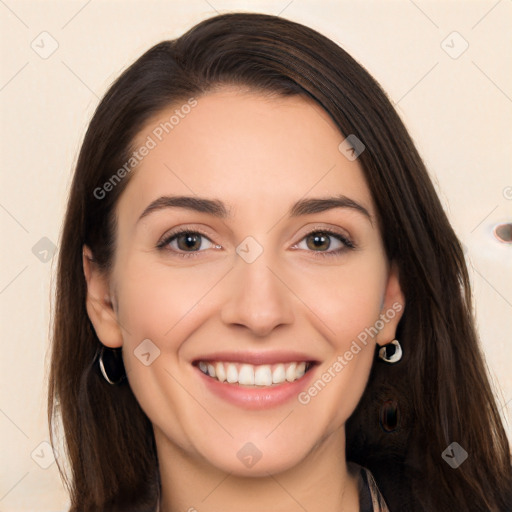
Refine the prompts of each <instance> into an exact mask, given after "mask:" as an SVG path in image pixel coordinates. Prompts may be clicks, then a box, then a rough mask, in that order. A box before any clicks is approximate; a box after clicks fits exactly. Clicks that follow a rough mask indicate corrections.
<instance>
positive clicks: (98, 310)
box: [82, 245, 123, 348]
mask: <svg viewBox="0 0 512 512" xmlns="http://www.w3.org/2000/svg"><path fill="white" fill-rule="evenodd" d="M82 262H83V267H84V275H85V281H86V283H87V298H86V307H87V314H88V315H89V319H90V320H91V322H92V325H93V326H94V330H95V331H96V336H98V339H99V340H100V341H101V343H103V345H105V346H107V347H110V348H117V347H121V346H122V344H123V336H122V332H121V329H120V327H119V323H118V322H117V316H116V312H115V311H114V306H113V303H112V299H111V296H110V287H109V282H108V278H107V276H106V275H105V274H104V272H101V271H100V269H99V268H98V265H97V264H96V262H95V261H94V258H93V254H92V251H91V250H90V249H89V247H87V246H86V245H84V246H83V251H82Z"/></svg>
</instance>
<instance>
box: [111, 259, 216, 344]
mask: <svg viewBox="0 0 512 512" xmlns="http://www.w3.org/2000/svg"><path fill="white" fill-rule="evenodd" d="M123 276H125V277H123ZM126 276H129V277H126ZM217 281H218V276H217V275H213V273H212V272H211V271H209V270H208V269H207V268H204V267H201V266H197V267H189V268H188V269H181V270H179V269H177V268H171V267H167V266H165V265H162V264H158V265H156V264H153V265H147V264H146V265H143V261H141V260H137V259H135V258H134V259H133V261H131V262H130V263H129V264H128V265H126V266H125V267H124V268H123V271H122V275H121V273H120V274H119V279H118V282H119V283H120V284H119V286H118V287H117V295H118V300H119V310H118V316H119V320H120V322H121V324H122V327H123V328H124V330H125V331H126V332H125V333H124V334H125V336H124V337H125V342H129V343H134V342H136V341H137V339H138V338H140V337H141V336H142V337H143V338H142V339H144V338H149V339H155V340H160V341H161V342H165V345H166V346H167V345H168V344H169V343H170V342H172V340H173V339H176V338H177V336H176V335H175V334H172V333H173V331H175V330H180V331H181V330H182V328H183V325H186V324H187V323H189V322H190V318H193V317H195V316H196V314H197V312H198V311H199V310H201V305H200V303H201V302H202V301H203V300H204V297H205V296H206V295H207V294H208V293H209V292H210V291H211V290H212V289H213V287H214V286H215V284H216V282H217Z"/></svg>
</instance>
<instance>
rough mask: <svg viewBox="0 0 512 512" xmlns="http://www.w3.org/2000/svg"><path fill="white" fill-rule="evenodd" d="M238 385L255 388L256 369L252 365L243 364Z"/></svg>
mask: <svg viewBox="0 0 512 512" xmlns="http://www.w3.org/2000/svg"><path fill="white" fill-rule="evenodd" d="M238 384H242V386H254V368H253V367H252V366H251V365H250V364H243V365H242V367H241V368H240V371H239V372H238Z"/></svg>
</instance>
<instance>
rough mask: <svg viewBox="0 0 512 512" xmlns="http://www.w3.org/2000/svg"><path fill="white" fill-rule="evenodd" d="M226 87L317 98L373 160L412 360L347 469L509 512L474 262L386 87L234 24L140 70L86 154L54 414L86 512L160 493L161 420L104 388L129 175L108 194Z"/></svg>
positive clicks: (379, 397) (286, 27) (110, 100)
mask: <svg viewBox="0 0 512 512" xmlns="http://www.w3.org/2000/svg"><path fill="white" fill-rule="evenodd" d="M224 84H230V85H233V84H235V85H242V86H249V87H251V88H253V89H255V90H258V91H266V92H268V93H272V94H277V95H297V94H301V95H305V96H307V97H309V98H312V99H314V100H315V101H316V102H318V104H320V105H321V106H322V107H323V108H324V109H325V111H326V112H328V113H329V115H330V116H331V117H332V119H333V120H334V122H335V123H336V125H337V126H338V127H339V129H340V132H341V133H342V134H344V136H348V135H349V134H355V135H356V136H357V137H358V138H359V139H360V140H361V141H362V142H363V144H364V145H365V147H366V150H365V151H364V152H363V153H361V155H360V156H359V161H360V163H361V165H362V167H363V170H364V173H365V177H366V180H367V183H368V186H369V188H370V190H371V193H372V196H373V199H374V201H375V205H376V209H377V213H378V218H379V225H380V228H381V231H382V237H383V240H384V244H385V249H386V252H387V257H388V258H389V260H390V261H394V262H396V263H397V265H398V268H399V273H400V283H401V286H402V290H403V293H404V295H405V300H406V308H405V311H404V314H403V317H402V319H401V321H400V323H399V326H398V330H397V338H398V339H399V340H400V342H401V344H402V347H403V351H404V357H403V360H402V361H401V362H400V363H399V364H397V365H394V366H387V365H384V364H378V363H377V362H376V363H375V364H374V365H373V367H372V371H371V374H370V379H369V382H368V385H367V388H366V390H365V392H364V395H363V397H362V399H361V401H360V403H359V405H358V407H357V409H356V411H355V412H354V414H353V415H352V416H351V418H350V419H349V421H348V424H347V458H348V459H350V460H353V461H355V462H358V463H360V464H362V465H364V466H365V467H367V468H368V469H370V471H372V473H373V474H374V476H375V478H376V480H377V482H378V484H379V487H380V489H381V491H382V493H383V495H384V497H385V499H386V501H387V502H388V504H389V506H390V509H391V510H392V511H394V510H396V511H405V510H407V511H416V510H418V511H432V512H433V511H435V512H439V511H447V510H471V511H490V510H492V511H505V510H508V509H507V506H508V505H509V502H508V500H510V494H509V492H510V489H511V487H512V484H511V482H512V477H511V458H510V449H509V443H508V439H507V436H506V433H505V430H504V428H503V425H502V422H501V419H500V415H499V410H498V408H497V405H496V401H495V398H494V396H493V391H492V388H491V386H490V383H489V378H488V375H487V369H486V366H485V363H484V360H483V356H482V353H481V349H480V346H479V342H478V338H477V334H476V331H475V327H474V320H473V317H472V304H471V293H470V283H469V279H468V273H467V269H466V265H465V259H464V255H463V251H462V249H461V245H460V243H459V241H458V239H457V237H456V235H455V234H454V231H453V229H452V228H451V226H450V224H449V222H448V220H447V217H446V215H445V213H444V211H443V209H442V206H441V204H440V201H439V199H438V197H437V195H436V193H435V190H434V188H433V186H432V183H431V180H430V178H429V176H428V173H427V170H426V168H425V165H424V163H423V162H422V159H421V157H420V156H419V154H418V152H417V150H416V148H415V146H414V144H413V142H412V140H411V138H410V136H409V135H408V133H407V131H406V129H405V127H404V125H403V124H402V122H401V120H400V118H399V117H398V115H397V113H396V112H395V110H394V108H393V107H392V105H391V103H390V101H389V100H388V98H387V97H386V95H385V93H384V92H383V91H382V89H381V87H380V86H379V84H378V83H377V82H376V81H375V80H374V79H373V78H372V77H371V76H370V74H369V73H368V72H367V71H366V70H365V69H364V68H363V67H362V66H361V65H360V64H358V63H357V62H356V61H355V60H354V59H353V58H352V57H350V55H348V54H347V53H346V52H345V51H344V50H343V49H342V48H340V47H339V46H337V45H336V44H335V43H334V42H332V41H331V40H329V39H327V38H326V37H324V36H322V35H321V34H319V33H318V32H316V31H314V30H312V29H310V28H308V27H305V26H303V25H300V24H297V23H294V22H291V21H288V20H285V19H282V18H279V17H275V16H269V15H263V14H245V13H232V14H224V15H220V16H215V17H213V18H210V19H208V20H205V21H203V22H201V23H199V24H198V25H196V26H195V27H193V28H192V29H191V30H189V31H188V32H187V33H185V34H184V35H183V36H181V37H180V38H178V39H176V40H172V41H164V42H162V43H160V44H157V45H156V46H154V47H153V48H151V49H150V50H148V51H147V52H146V53H145V54H144V55H142V56H141V57H140V58H139V59H138V60H137V61H136V62H135V63H134V64H132V65H131V66H130V67H129V68H128V69H126V70H125V71H124V72H123V73H122V74H121V76H120V77H119V78H118V79H117V80H116V81H115V83H114V84H113V85H112V86H111V87H110V89H109V90H108V92H107V93H106V95H105V97H104V98H103V99H102V101H101V102H100V104H99V106H98V107H97V109H96V112H95V114H94V116H93V118H92V120H91V122H90V125H89V128H88V130H87V133H86V135H85V138H84V141H83V144H82V147H81V151H80V154H79V158H78V162H77V166H76V169H75V173H74V178H73V182H72V186H71V191H70V196H69V201H68V207H67V213H66V217H65V222H64V227H63V232H62V239H61V244H60V256H59V266H58V276H57V289H56V297H55V314H54V330H53V346H52V360H51V374H50V382H49V407H48V414H49V420H50V425H51V426H52V427H55V425H56V419H57V418H60V419H61V420H62V427H63V431H64V440H65V443H64V445H65V449H66V452H67V457H68V460H69V466H70V468H69V469H70V471H69V474H67V473H66V472H65V471H64V470H63V469H61V471H62V474H63V477H64V478H65V479H66V483H67V485H68V489H69V493H70V497H71V511H73V512H74V511H80V512H85V511H87V512H88V511H106V510H108V511H123V512H127V511H137V512H141V511H153V510H154V508H155V506H156V502H157V498H158V493H159V472H158V460H157V454H156V449H155V443H154V437H153V433H152V428H151V423H150V421H149V419H148V418H147V417H146V415H145V414H144V413H143V411H142V410H141V408H140V407H139V405H138V403H137V401H136V399H135V397H134V395H133V394H132V392H131V389H130V386H129V384H128V383H126V382H125V383H124V384H123V385H120V386H116V387H112V386H110V385H109V384H107V383H106V382H105V381H104V380H103V379H102V377H101V376H100V374H99V371H98V365H97V360H96V358H95V356H96V354H97V350H98V347H99V346H100V343H99V340H98V338H97V337H96V335H95V332H94V330H93V328H92V325H91V323H90V321H89V318H88V316H87V312H86V307H85V303H86V283H85V279H84V275H83V269H82V246H83V244H87V245H88V246H89V247H90V248H91V249H92V251H93V254H94V258H95V260H96V262H97V263H98V264H99V265H100V266H101V268H103V269H104V271H105V272H108V271H109V269H110V264H111V262H112V255H113V252H114V250H115V229H116V225H115V217H114V209H115V206H116V202H117V200H118V198H119V196H120V194H121V193H122V191H123V189H124V187H125V186H126V183H127V182H128V180H129V176H126V177H125V178H123V180H122V181H121V182H120V183H119V184H117V186H115V187H114V188H113V189H112V191H110V192H109V193H108V194H106V195H105V197H103V198H98V197H97V196H98V194H95V193H94V191H95V190H97V189H98V187H100V188H101V187H102V185H103V184H104V183H106V182H107V181H108V180H109V179H110V178H111V177H112V175H113V173H114V172H115V171H116V170H117V169H119V168H120V167H122V165H123V163H124V162H126V161H127V159H128V158H129V155H130V153H131V151H132V150H133V148H132V144H133V140H134V137H135V136H136V135H137V133H138V132H139V131H140V129H141V128H142V127H143V126H144V123H145V122H147V121H148V119H149V118H151V117H152V116H154V115H155V114H156V113H158V112H159V111H161V110H162V109H163V108H166V107H168V106H169V105H172V104H176V103H177V102H178V101H183V100H185V101H186V100H187V99H189V98H191V97H199V96H200V95H202V94H205V93H207V92H208V91H211V90H213V89H214V88H216V87H218V86H222V85H224ZM135 172H136V171H135ZM387 400H394V401H395V402H396V403H397V404H398V411H399V425H398V428H396V429H395V430H394V431H393V432H386V431H384V430H383V429H382V427H381V424H380V423H379V414H380V411H381V406H382V404H383V402H385V401H387ZM51 430H53V428H52V429H51ZM452 442H457V443H459V445H460V446H462V447H463V448H464V449H465V450H466V451H467V453H468V458H467V460H466V461H464V462H463V463H462V465H460V466H459V467H458V468H456V469H454V468H452V467H451V466H450V465H448V464H447V463H446V462H445V460H443V457H442V453H443V452H444V451H445V449H446V448H447V447H448V446H449V445H450V444H451V443H452Z"/></svg>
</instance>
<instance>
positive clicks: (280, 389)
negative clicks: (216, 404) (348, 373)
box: [196, 367, 314, 409]
mask: <svg viewBox="0 0 512 512" xmlns="http://www.w3.org/2000/svg"><path fill="white" fill-rule="evenodd" d="M196 370H197V372H198V373H199V376H200V377H201V378H202V380H203V382H204V383H205V384H206V386H207V388H208V389H209V390H210V391H211V392H212V393H213V394H214V395H217V396H218V397H220V398H222V399H223V400H226V401H227V402H230V403H232V404H233V405H236V406H238V407H242V408H244V409H268V408H270V407H276V406H278V405H281V404H284V403H286V402H288V401H289V400H291V399H292V398H296V397H297V396H298V395H299V393H300V392H301V391H302V390H303V389H304V388H306V387H307V385H308V384H309V382H310V381H311V379H312V376H313V370H314V368H311V369H310V370H308V371H307V372H306V373H305V374H304V375H303V376H302V377H301V378H300V379H297V380H295V381H293V382H283V383H282V384H278V385H276V386H268V387H263V386H262V387H246V386H240V385H238V384H228V383H226V382H220V381H218V380H217V379H214V378H212V377H209V376H208V375H205V374H204V373H203V372H202V371H201V370H200V369H199V368H197V367H196Z"/></svg>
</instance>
